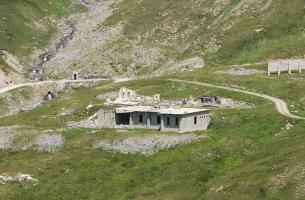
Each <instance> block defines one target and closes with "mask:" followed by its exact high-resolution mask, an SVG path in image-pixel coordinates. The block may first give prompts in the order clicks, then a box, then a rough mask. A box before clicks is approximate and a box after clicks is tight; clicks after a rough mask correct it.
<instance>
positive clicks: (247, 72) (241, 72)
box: [217, 67, 266, 76]
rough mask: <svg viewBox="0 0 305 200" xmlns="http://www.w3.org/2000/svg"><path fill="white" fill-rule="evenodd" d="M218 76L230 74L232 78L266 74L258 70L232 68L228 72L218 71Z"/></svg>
mask: <svg viewBox="0 0 305 200" xmlns="http://www.w3.org/2000/svg"><path fill="white" fill-rule="evenodd" d="M217 73H218V74H230V75H232V76H250V75H255V74H264V73H266V72H265V71H263V70H258V69H247V68H243V67H241V68H231V69H229V70H228V71H218V72H217Z"/></svg>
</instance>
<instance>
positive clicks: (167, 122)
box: [166, 117, 171, 125]
mask: <svg viewBox="0 0 305 200" xmlns="http://www.w3.org/2000/svg"><path fill="white" fill-rule="evenodd" d="M166 124H167V125H170V124H171V120H170V118H169V117H167V118H166Z"/></svg>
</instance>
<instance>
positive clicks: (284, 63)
mask: <svg viewBox="0 0 305 200" xmlns="http://www.w3.org/2000/svg"><path fill="white" fill-rule="evenodd" d="M303 69H305V59H286V60H282V59H281V60H271V61H269V62H268V75H269V76H270V75H271V74H272V73H276V74H278V75H280V74H281V73H283V72H288V74H291V73H292V72H299V73H301V72H302V70H303Z"/></svg>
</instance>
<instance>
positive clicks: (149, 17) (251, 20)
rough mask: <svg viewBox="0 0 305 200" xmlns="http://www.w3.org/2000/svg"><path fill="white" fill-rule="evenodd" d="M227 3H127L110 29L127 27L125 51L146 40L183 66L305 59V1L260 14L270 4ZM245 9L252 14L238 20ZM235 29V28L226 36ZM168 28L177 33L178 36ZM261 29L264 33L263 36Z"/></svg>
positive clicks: (280, 3) (273, 7)
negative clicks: (192, 61)
mask: <svg viewBox="0 0 305 200" xmlns="http://www.w3.org/2000/svg"><path fill="white" fill-rule="evenodd" d="M226 3H227V4H226V5H225V6H223V7H219V6H217V5H218V4H217V3H216V1H214V0H213V1H208V2H199V1H195V0H190V1H188V2H183V1H181V2H177V1H175V0H168V1H161V0H158V1H149V0H143V1H137V0H131V1H123V2H121V3H120V4H119V5H118V9H117V10H116V11H115V12H114V15H113V16H111V17H110V18H109V19H108V20H107V22H106V24H107V25H113V24H116V23H119V22H122V21H124V24H125V26H124V35H125V40H122V39H121V41H120V45H121V46H124V45H126V43H128V41H129V39H135V38H137V37H138V36H143V35H145V37H146V38H147V39H146V40H144V41H142V42H141V45H144V46H147V47H159V48H161V49H163V50H164V51H165V52H166V53H165V54H166V56H167V57H171V58H175V59H178V60H180V59H184V58H188V57H191V56H202V57H203V58H204V59H205V62H206V64H208V65H212V66H218V65H229V64H240V63H249V62H251V63H252V62H261V61H267V60H268V59H271V58H289V57H294V56H303V55H304V53H305V48H304V44H305V38H304V28H305V23H304V17H305V14H304V5H303V4H304V2H303V1H302V0H292V1H289V2H288V1H285V0H279V1H272V3H271V5H270V7H269V8H268V9H266V10H263V11H260V10H261V9H262V7H263V6H264V5H265V4H266V1H257V2H256V3H255V2H254V3H251V2H243V1H240V0H231V1H227V2H226ZM241 3H243V4H247V5H248V8H243V7H242V8H243V9H244V12H243V13H241V14H239V15H238V14H237V13H239V12H240V9H241V8H240V7H238V6H239V5H240V4H241ZM218 7H219V8H218ZM217 9H218V12H217V13H215V10H217ZM234 9H235V10H234ZM235 15H237V16H235ZM230 24H232V26H231V27H230V28H229V29H225V30H224V28H225V27H226V26H229V25H230ZM164 27H170V28H174V31H171V29H167V28H164ZM194 27H195V28H194ZM257 29H262V31H261V32H259V33H258V32H256V31H255V30H257ZM173 38H176V39H175V40H172V39H173ZM212 39H215V41H216V43H215V45H217V46H219V50H218V51H213V50H211V49H210V47H209V44H210V43H211V40H212Z"/></svg>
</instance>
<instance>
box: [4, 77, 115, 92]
mask: <svg viewBox="0 0 305 200" xmlns="http://www.w3.org/2000/svg"><path fill="white" fill-rule="evenodd" d="M107 80H108V81H109V80H112V79H105V78H100V79H82V80H58V81H54V80H48V81H39V82H28V83H20V84H14V85H9V86H6V87H3V88H0V95H1V94H4V93H6V92H9V91H12V90H14V89H18V88H21V87H26V86H35V85H42V84H55V83H63V84H64V83H89V82H99V81H107Z"/></svg>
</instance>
